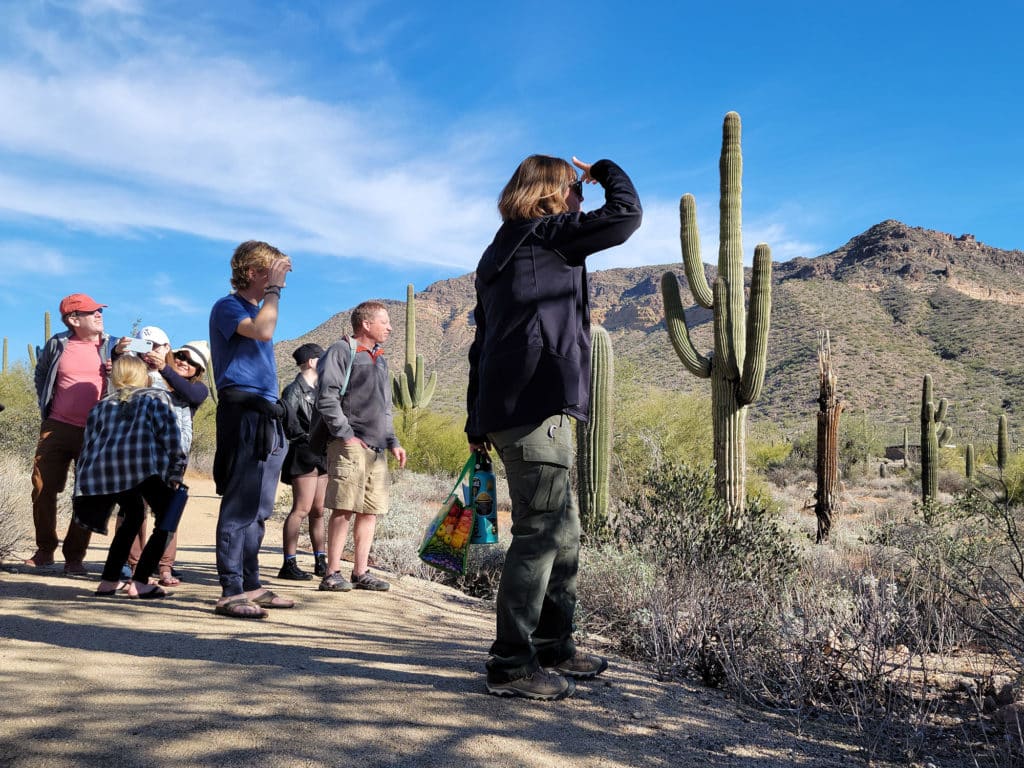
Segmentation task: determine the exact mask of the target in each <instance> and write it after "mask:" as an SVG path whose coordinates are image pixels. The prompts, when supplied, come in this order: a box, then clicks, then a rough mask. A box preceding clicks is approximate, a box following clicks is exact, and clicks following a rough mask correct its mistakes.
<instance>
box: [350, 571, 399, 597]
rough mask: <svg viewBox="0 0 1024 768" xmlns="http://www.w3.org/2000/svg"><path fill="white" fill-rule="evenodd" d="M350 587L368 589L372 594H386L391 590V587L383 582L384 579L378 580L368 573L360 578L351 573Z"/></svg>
mask: <svg viewBox="0 0 1024 768" xmlns="http://www.w3.org/2000/svg"><path fill="white" fill-rule="evenodd" d="M352 586H353V587H355V588H356V589H369V590H372V591H373V592H387V591H388V590H389V589H391V585H390V584H388V583H387V582H386V581H384V579H378V578H377V577H376V576H374V575H373V574H372V573H370V572H369V571H367V572H366V573H364V574H362V575H360V576H356V575H355V574H354V573H353V574H352Z"/></svg>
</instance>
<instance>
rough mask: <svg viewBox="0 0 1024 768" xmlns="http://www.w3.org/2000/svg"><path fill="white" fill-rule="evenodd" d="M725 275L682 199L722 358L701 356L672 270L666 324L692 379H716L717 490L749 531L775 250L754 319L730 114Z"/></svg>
mask: <svg viewBox="0 0 1024 768" xmlns="http://www.w3.org/2000/svg"><path fill="white" fill-rule="evenodd" d="M718 168H719V175H720V179H721V181H720V199H719V209H720V214H719V227H720V232H719V237H718V243H719V244H718V276H717V277H716V278H715V281H714V284H713V287H712V286H709V285H708V281H707V278H706V277H705V275H704V264H703V262H702V260H701V252H700V234H699V232H698V231H697V206H696V201H695V200H694V197H693V195H690V194H686V195H683V197H682V198H681V199H680V201H679V221H680V227H679V239H680V242H681V246H682V253H683V266H684V268H685V271H686V279H687V281H688V282H689V284H690V290H691V291H692V293H693V298H694V299H695V300H696V302H697V303H698V304H700V305H701V306H702V307H705V308H707V309H711V310H712V311H713V316H714V334H715V344H714V353H713V354H711V355H710V356H708V357H705V356H704V355H701V354H700V353H699V352H697V350H696V348H695V347H694V346H693V341H692V340H691V339H690V333H689V329H688V328H687V327H686V317H685V314H684V311H683V303H682V301H681V299H680V297H679V282H678V280H677V279H676V276H675V274H674V273H672V272H666V273H665V274H664V275H662V278H661V293H662V298H663V299H664V302H665V321H666V326H667V329H668V334H669V338H670V339H671V340H672V346H673V347H674V348H675V351H676V354H677V355H678V356H679V359H680V360H681V361H682V363H683V365H684V366H685V367H686V369H687V370H688V371H690V373H692V374H694V375H695V376H698V377H700V378H704V379H707V378H710V379H711V410H712V420H713V426H714V441H715V445H714V457H715V492H716V493H717V494H718V496H719V497H720V498H722V499H723V500H724V501H725V502H726V504H727V505H728V507H729V509H730V512H731V515H732V522H733V523H734V524H736V525H742V522H743V518H742V513H743V508H744V502H745V498H744V497H745V490H746V489H745V480H746V478H745V474H746V463H747V461H746V453H747V450H746V422H747V406H748V405H750V404H751V403H753V402H755V401H756V400H757V398H758V397H759V396H760V394H761V388H762V386H763V385H764V372H765V363H766V360H767V351H768V325H769V320H770V317H771V302H772V300H771V278H772V257H771V249H769V248H768V246H767V245H765V244H764V243H761V244H759V245H758V246H757V247H756V248H755V249H754V269H753V279H752V281H751V287H750V316H749V317H748V316H747V312H746V308H745V306H744V290H743V239H742V235H741V223H742V222H741V220H742V177H743V155H742V152H741V150H740V116H739V115H738V114H736V113H735V112H730V113H728V114H727V115H726V116H725V122H724V124H723V126H722V155H721V159H720V161H719V166H718Z"/></svg>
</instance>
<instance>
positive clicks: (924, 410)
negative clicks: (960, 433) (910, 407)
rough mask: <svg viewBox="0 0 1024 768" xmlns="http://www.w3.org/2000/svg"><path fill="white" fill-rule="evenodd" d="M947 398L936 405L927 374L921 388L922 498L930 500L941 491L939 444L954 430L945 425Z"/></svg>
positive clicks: (930, 380) (930, 381) (943, 443)
mask: <svg viewBox="0 0 1024 768" xmlns="http://www.w3.org/2000/svg"><path fill="white" fill-rule="evenodd" d="M945 419H946V399H945V398H943V399H941V400H939V405H938V407H936V405H935V403H934V401H933V400H932V377H931V376H930V375H928V374H925V377H924V383H923V385H922V388H921V499H922V501H924V502H928V501H929V500H930V499H934V498H935V497H936V496H937V495H938V493H939V446H941V445H945V444H946V443H947V442H948V441H949V437H950V435H951V434H952V430H951V429H950V428H949V427H948V426H944V425H943V423H942V422H943V421H945Z"/></svg>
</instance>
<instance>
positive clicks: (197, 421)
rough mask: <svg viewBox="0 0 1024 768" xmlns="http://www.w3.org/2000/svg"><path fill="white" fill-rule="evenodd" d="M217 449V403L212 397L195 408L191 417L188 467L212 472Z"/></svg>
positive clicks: (208, 472)
mask: <svg viewBox="0 0 1024 768" xmlns="http://www.w3.org/2000/svg"><path fill="white" fill-rule="evenodd" d="M216 451H217V404H216V403H215V402H214V401H213V398H212V397H208V398H206V400H205V402H203V404H202V405H201V406H199V408H198V410H196V415H195V416H194V417H193V419H192V450H191V452H190V453H189V458H188V466H189V469H191V470H193V471H196V472H204V473H207V474H210V473H212V472H213V455H214V453H216Z"/></svg>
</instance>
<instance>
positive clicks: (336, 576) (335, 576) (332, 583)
mask: <svg viewBox="0 0 1024 768" xmlns="http://www.w3.org/2000/svg"><path fill="white" fill-rule="evenodd" d="M319 589H320V591H321V592H350V591H351V590H352V582H351V581H349V580H348V579H346V578H345V577H344V576H342V575H341V571H335V572H334V573H332V574H330V575H329V576H324V580H323V581H321V582H320V587H319Z"/></svg>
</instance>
